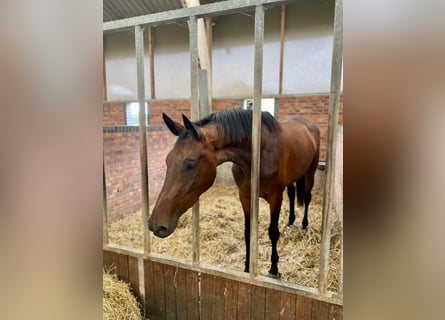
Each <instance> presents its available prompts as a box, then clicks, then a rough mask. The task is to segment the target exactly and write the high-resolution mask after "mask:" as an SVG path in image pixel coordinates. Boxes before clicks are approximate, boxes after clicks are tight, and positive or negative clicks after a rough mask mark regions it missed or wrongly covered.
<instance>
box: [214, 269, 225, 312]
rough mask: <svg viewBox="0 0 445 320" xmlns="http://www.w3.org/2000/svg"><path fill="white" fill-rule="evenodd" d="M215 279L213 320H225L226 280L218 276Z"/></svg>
mask: <svg viewBox="0 0 445 320" xmlns="http://www.w3.org/2000/svg"><path fill="white" fill-rule="evenodd" d="M212 278H213V291H212V292H213V294H212V318H211V319H214V320H219V319H221V320H224V279H223V278H221V277H217V276H212Z"/></svg>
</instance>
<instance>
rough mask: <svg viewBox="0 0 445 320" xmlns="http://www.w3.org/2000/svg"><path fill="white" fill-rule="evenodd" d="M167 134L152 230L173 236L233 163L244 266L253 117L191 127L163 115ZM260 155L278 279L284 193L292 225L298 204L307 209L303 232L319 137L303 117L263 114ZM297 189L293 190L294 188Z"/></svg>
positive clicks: (209, 120)
mask: <svg viewBox="0 0 445 320" xmlns="http://www.w3.org/2000/svg"><path fill="white" fill-rule="evenodd" d="M162 117H163V120H164V122H165V124H166V126H167V128H168V129H169V130H170V131H171V133H173V134H174V135H175V136H177V137H178V138H177V140H176V143H175V145H174V146H173V149H172V150H171V151H170V152H169V153H168V155H167V158H166V164H167V171H166V176H165V181H164V185H163V187H162V190H161V192H160V194H159V197H158V199H157V201H156V204H155V206H154V208H153V211H152V214H151V216H150V218H149V221H148V224H149V229H150V230H151V231H152V232H153V233H154V234H155V235H156V236H158V237H161V238H165V237H167V236H169V235H170V234H171V233H172V232H173V231H174V230H175V228H176V226H177V225H178V220H179V217H180V216H181V215H182V214H183V213H184V212H185V211H187V210H188V209H189V208H190V207H192V206H193V205H194V204H195V202H196V201H197V200H198V199H199V197H200V195H201V194H202V193H204V192H205V191H206V190H207V189H209V188H210V187H211V186H212V184H213V182H214V180H215V177H216V167H217V166H218V165H220V164H221V163H223V162H227V161H230V162H232V163H233V166H232V174H233V177H234V179H235V182H236V185H237V187H238V192H239V199H240V201H241V204H242V207H243V210H244V217H245V232H244V237H245V242H246V261H245V269H244V271H246V272H248V271H249V253H250V175H251V149H252V148H251V146H252V111H251V110H238V109H232V110H224V111H220V112H216V113H213V114H211V115H209V116H208V117H205V118H203V119H201V120H199V121H197V122H194V123H192V122H191V121H190V120H189V119H188V118H187V117H186V116H185V115H184V114H183V115H182V120H183V123H182V124H181V123H179V122H176V121H174V120H172V119H171V118H169V117H168V116H167V115H166V114H165V113H163V114H162ZM261 123H262V126H261V155H260V157H261V158H260V188H259V195H260V197H262V198H264V199H265V200H266V201H267V202H268V203H269V206H270V225H269V238H270V240H271V242H272V256H271V268H270V270H269V273H270V275H272V276H275V277H276V276H278V275H279V273H278V260H279V256H278V252H277V242H278V239H279V236H280V232H279V229H278V218H279V214H280V209H281V202H282V199H283V192H284V189H285V188H286V187H287V190H288V195H289V197H290V206H291V207H290V209H291V210H290V213H289V224H292V223H293V222H294V220H295V215H294V212H293V211H294V200H295V190H296V191H297V200H298V204H300V205H302V204H303V203H304V205H305V209H304V218H303V221H302V226H303V228H306V227H307V225H308V219H307V215H308V208H309V204H310V202H311V190H312V187H313V185H314V174H315V171H316V168H317V165H318V158H319V148H320V132H319V129H318V127H317V126H316V125H315V124H313V123H312V122H310V121H308V120H306V119H304V118H302V117H292V118H288V119H286V120H284V121H280V122H279V121H277V120H276V119H275V118H274V117H273V116H272V115H271V114H270V113H268V112H262V114H261ZM294 183H295V184H294Z"/></svg>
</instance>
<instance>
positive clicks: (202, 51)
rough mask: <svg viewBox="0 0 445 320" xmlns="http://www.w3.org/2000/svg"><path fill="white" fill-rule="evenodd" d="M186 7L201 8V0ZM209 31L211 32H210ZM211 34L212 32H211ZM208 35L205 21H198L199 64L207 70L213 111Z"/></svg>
mask: <svg viewBox="0 0 445 320" xmlns="http://www.w3.org/2000/svg"><path fill="white" fill-rule="evenodd" d="M184 5H185V6H187V8H193V7H198V6H200V3H199V0H185V1H184ZM208 31H209V30H208ZM209 32H211V30H210V31H209ZM207 39H208V37H207V33H206V28H205V24H204V19H203V18H199V19H198V56H199V64H200V65H201V69H203V70H207V95H208V103H209V108H207V109H208V110H211V106H212V80H211V79H212V67H211V63H210V56H209V45H208V42H207Z"/></svg>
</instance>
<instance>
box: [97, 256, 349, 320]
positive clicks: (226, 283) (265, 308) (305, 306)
mask: <svg viewBox="0 0 445 320" xmlns="http://www.w3.org/2000/svg"><path fill="white" fill-rule="evenodd" d="M103 263H104V266H106V267H110V266H111V265H114V266H115V268H116V272H117V274H118V275H119V277H120V278H121V279H122V280H124V281H126V282H128V283H130V284H131V286H132V288H133V290H134V292H135V294H136V295H137V296H139V275H138V263H137V258H136V257H132V256H128V255H125V254H120V253H115V252H112V251H108V250H104V256H103ZM144 278H145V296H146V302H145V308H146V316H147V317H148V318H149V319H151V320H157V319H165V320H169V319H178V320H180V319H205V320H206V319H216V320H217V319H224V320H225V319H258V320H260V319H267V320H269V319H270V320H272V319H276V320H282V319H289V320H290V319H298V320H334V319H335V320H342V319H343V307H342V306H338V305H335V304H331V303H327V302H323V301H318V300H315V299H311V298H309V297H306V296H303V295H298V294H294V293H289V292H284V291H280V290H275V289H270V288H265V287H261V286H257V285H251V284H247V283H244V282H238V281H235V280H232V279H227V278H225V277H222V276H216V275H213V274H207V273H205V272H200V273H198V272H197V271H193V270H188V269H185V268H181V267H175V266H171V265H167V264H162V263H159V262H154V261H151V260H149V259H145V260H144ZM199 302H201V303H199ZM200 313H201V314H200Z"/></svg>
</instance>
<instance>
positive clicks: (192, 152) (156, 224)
mask: <svg viewBox="0 0 445 320" xmlns="http://www.w3.org/2000/svg"><path fill="white" fill-rule="evenodd" d="M162 117H163V119H164V122H165V124H166V125H167V127H168V129H169V130H170V131H171V133H173V134H174V135H175V136H177V137H178V139H177V141H176V143H175V145H174V147H173V149H172V150H171V151H170V152H169V153H168V155H167V159H166V164H167V171H166V176H165V180H164V185H163V186H162V189H161V192H160V194H159V197H158V199H157V201H156V204H155V206H154V208H153V212H152V214H151V216H150V219H149V221H148V226H149V229H150V230H151V231H153V233H154V234H155V235H156V236H158V237H161V238H165V237H167V236H169V235H170V234H171V233H172V232H173V231H174V230H175V228H176V226H177V225H178V221H179V217H180V216H181V215H182V214H183V213H184V212H186V211H187V210H188V209H189V208H190V207H192V206H193V205H194V204H195V202H196V201H198V199H199V196H200V195H201V194H202V193H204V192H205V191H206V190H207V189H209V188H210V187H211V186H212V184H213V182H214V180H215V177H216V159H215V156H214V147H213V145H212V144H211V143H210V141H209V139H208V137H207V136H206V133H205V132H204V130H202V128H200V127H198V126H197V125H195V124H193V123H192V122H191V121H190V120H189V119H188V118H187V117H186V116H185V115H182V119H183V124H181V123H179V122H176V121H173V120H172V119H170V118H169V117H168V116H167V115H166V114H164V113H163V114H162Z"/></svg>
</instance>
